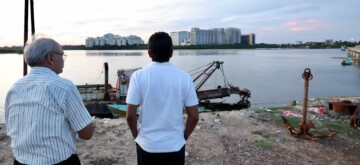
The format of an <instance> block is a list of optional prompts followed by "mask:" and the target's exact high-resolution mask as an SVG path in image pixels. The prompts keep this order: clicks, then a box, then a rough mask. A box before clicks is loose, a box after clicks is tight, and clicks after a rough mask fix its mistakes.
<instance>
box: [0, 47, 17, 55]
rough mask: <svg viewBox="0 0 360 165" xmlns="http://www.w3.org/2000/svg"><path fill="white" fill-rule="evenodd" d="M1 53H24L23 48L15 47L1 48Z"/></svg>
mask: <svg viewBox="0 0 360 165" xmlns="http://www.w3.org/2000/svg"><path fill="white" fill-rule="evenodd" d="M0 53H17V54H22V53H23V47H20V46H13V47H0Z"/></svg>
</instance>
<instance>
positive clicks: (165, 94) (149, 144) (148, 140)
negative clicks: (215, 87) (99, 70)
mask: <svg viewBox="0 0 360 165" xmlns="http://www.w3.org/2000/svg"><path fill="white" fill-rule="evenodd" d="M126 103H128V104H133V105H140V107H141V110H140V115H139V123H140V124H139V128H138V129H139V130H138V136H137V137H136V139H135V141H136V143H138V144H139V145H140V146H141V148H142V149H144V150H145V151H147V152H151V153H162V152H175V151H179V150H180V149H181V148H182V147H183V146H184V145H185V143H186V141H185V139H184V128H185V126H184V119H183V113H184V106H187V107H189V106H194V105H197V104H198V99H197V96H196V92H195V88H194V83H193V81H192V78H191V77H190V76H189V74H187V73H186V72H184V71H181V70H179V69H177V68H176V67H175V66H174V65H173V64H171V63H169V62H165V63H157V62H153V63H151V64H149V65H148V66H147V67H145V68H143V69H140V70H138V71H136V72H134V73H133V74H132V76H131V78H130V85H129V89H128V94H127V98H126Z"/></svg>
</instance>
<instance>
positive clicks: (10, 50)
mask: <svg viewBox="0 0 360 165" xmlns="http://www.w3.org/2000/svg"><path fill="white" fill-rule="evenodd" d="M355 45H360V41H358V42H350V41H341V40H340V41H335V42H334V43H332V44H325V43H324V42H317V43H313V44H311V45H309V44H266V43H259V44H254V45H248V44H234V45H188V46H174V49H175V50H177V49H256V48H308V49H325V48H339V49H340V48H342V47H354V46H355ZM147 48H148V45H147V44H142V45H126V46H117V45H104V46H94V47H91V48H87V47H86V46H85V45H63V49H64V50H146V49H147ZM23 49H24V48H23V47H22V46H12V47H6V46H5V47H0V53H17V54H23Z"/></svg>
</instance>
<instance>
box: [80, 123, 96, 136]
mask: <svg viewBox="0 0 360 165" xmlns="http://www.w3.org/2000/svg"><path fill="white" fill-rule="evenodd" d="M93 133H94V124H93V123H92V122H91V123H90V124H88V125H87V126H86V127H85V128H83V129H82V130H80V131H79V132H78V135H79V137H80V138H81V139H84V140H90V139H91V137H92V136H93Z"/></svg>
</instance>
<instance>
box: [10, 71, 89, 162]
mask: <svg viewBox="0 0 360 165" xmlns="http://www.w3.org/2000/svg"><path fill="white" fill-rule="evenodd" d="M5 119H6V127H7V134H8V135H9V136H10V137H11V139H12V140H11V147H12V149H13V153H14V156H15V158H16V160H18V161H19V162H20V163H24V164H55V163H59V162H61V161H63V160H66V159H67V158H69V157H70V156H71V155H72V154H75V153H76V145H75V138H76V136H75V135H76V132H78V131H80V130H81V129H83V128H84V127H86V126H87V125H88V124H89V123H90V122H91V121H92V118H91V116H90V114H89V112H88V111H87V110H86V108H85V106H84V103H83V102H82V100H81V96H80V94H79V91H78V90H77V88H76V86H75V85H74V84H73V83H72V82H71V81H70V80H67V79H64V78H61V77H59V76H58V75H57V74H56V73H55V72H53V71H52V70H50V69H48V68H45V67H33V68H32V69H31V71H30V73H29V74H28V75H26V76H25V77H23V78H22V79H20V80H18V81H17V82H16V83H15V84H14V85H13V86H12V88H11V89H10V91H9V92H8V94H7V96H6V101H5Z"/></svg>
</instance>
